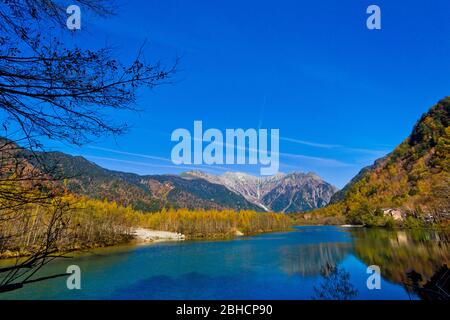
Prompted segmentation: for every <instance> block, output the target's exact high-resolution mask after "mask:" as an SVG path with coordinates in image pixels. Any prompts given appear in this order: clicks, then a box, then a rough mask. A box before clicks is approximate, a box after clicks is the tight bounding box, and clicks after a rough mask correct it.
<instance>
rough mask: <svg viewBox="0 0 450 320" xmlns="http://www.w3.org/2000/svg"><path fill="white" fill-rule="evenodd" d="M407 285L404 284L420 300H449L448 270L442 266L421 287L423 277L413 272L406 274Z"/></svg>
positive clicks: (449, 276)
mask: <svg viewBox="0 0 450 320" xmlns="http://www.w3.org/2000/svg"><path fill="white" fill-rule="evenodd" d="M406 275H407V277H408V279H409V283H405V285H406V286H407V287H410V288H412V290H413V291H414V292H415V293H416V294H417V295H418V296H419V297H420V298H421V299H422V300H447V301H448V300H450V269H449V268H448V267H447V265H445V264H444V265H443V266H442V267H441V268H439V269H438V270H437V271H436V273H435V274H434V275H433V276H432V277H431V279H430V280H429V281H427V282H426V283H425V284H424V285H423V286H422V285H420V283H421V282H422V281H423V277H422V275H421V274H420V273H418V272H416V271H415V270H411V271H409V272H407V273H406Z"/></svg>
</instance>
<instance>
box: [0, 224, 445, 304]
mask: <svg viewBox="0 0 450 320" xmlns="http://www.w3.org/2000/svg"><path fill="white" fill-rule="evenodd" d="M437 239H438V240H436V235H431V236H430V234H425V235H415V234H413V233H411V232H407V231H385V230H365V229H364V230H363V229H356V228H341V227H332V226H319V227H297V228H295V230H294V231H291V232H284V233H271V234H263V235H258V236H253V237H244V238H239V239H235V240H228V241H185V242H170V243H157V244H150V245H140V246H134V247H121V248H113V249H100V250H95V251H93V252H91V253H89V254H81V255H76V256H74V257H73V258H71V259H63V260H59V261H55V262H52V263H51V264H50V265H48V266H46V267H45V268H44V269H42V270H41V271H40V274H39V275H38V276H45V275H51V274H58V273H64V272H65V271H66V268H67V266H69V265H78V266H79V267H80V268H81V289H80V290H68V289H67V286H66V279H65V278H56V279H52V280H46V281H42V282H38V283H33V284H28V285H26V286H25V287H24V288H22V289H19V290H16V291H12V292H8V293H4V294H0V299H313V298H318V297H320V293H322V294H325V295H328V296H331V297H335V298H336V297H337V298H349V299H416V298H417V296H416V295H415V294H414V293H412V292H408V291H407V290H406V289H405V286H404V285H403V284H402V281H403V280H402V279H406V277H405V276H404V275H405V272H406V271H407V270H409V269H411V268H414V269H415V270H419V271H422V273H423V274H424V276H426V272H430V273H432V272H433V270H434V269H435V268H437V267H439V264H440V263H441V262H443V261H442V260H443V259H444V260H445V259H448V252H449V250H448V247H447V246H446V242H442V239H441V238H439V236H438V238H437ZM437 241H439V243H437ZM442 243H444V244H445V245H444V247H443V246H442ZM380 257H381V258H380ZM410 258H411V259H410ZM383 259H384V260H383ZM371 264H378V265H379V266H380V269H381V275H382V280H381V289H379V290H377V289H375V290H369V289H368V288H367V285H366V281H367V278H368V276H369V274H367V273H366V269H367V266H368V265H371ZM419 264H420V265H419ZM333 267H337V269H333ZM330 270H335V271H336V270H339V271H340V272H339V273H333V272H332V271H331V272H330ZM427 270H428V271H427ZM330 274H331V275H334V276H330ZM345 275H347V277H346V276H345ZM341 276H342V277H341ZM333 281H335V282H336V281H340V282H339V286H340V287H341V288H344V287H345V288H349V290H347V291H345V290H344V292H337V293H336V292H324V291H327V290H328V291H330V290H331V291H332V290H334V289H332V288H333V287H334V286H333Z"/></svg>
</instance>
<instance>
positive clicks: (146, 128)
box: [49, 0, 450, 187]
mask: <svg viewBox="0 0 450 320" xmlns="http://www.w3.org/2000/svg"><path fill="white" fill-rule="evenodd" d="M370 4H377V5H379V6H380V7H381V10H382V30H374V31H370V30H368V29H367V28H366V19H367V17H368V15H367V14H366V8H367V7H368V6H369V5H370ZM449 14H450V2H449V1H448V0H433V1H422V0H408V1H406V0H405V1H399V0H397V1H392V0H389V1H387V0H376V1H375V0H373V1H362V0H341V1H334V0H333V1H332V0H322V1H300V0H292V1H285V0H277V1H263V0H258V1H237V0H228V1H218V0H198V1H181V0H178V1H177V0H164V1H160V0H150V1H149V0H139V1H135V0H133V1H128V3H127V2H125V1H124V2H123V3H120V5H119V9H118V10H117V15H116V16H114V17H112V18H107V19H101V18H96V19H92V18H91V17H88V16H84V17H83V20H82V30H81V31H80V32H78V33H77V35H76V37H75V38H74V40H75V41H77V42H79V43H82V45H83V46H86V47H92V48H95V47H99V46H103V45H114V47H115V48H116V49H117V52H118V56H119V57H120V58H121V59H122V60H126V61H130V60H131V59H132V58H134V56H135V54H136V52H137V50H138V48H139V47H140V45H141V44H142V43H143V42H144V40H145V39H147V45H146V47H145V55H146V57H147V59H148V60H152V59H153V60H158V59H160V60H162V61H163V62H165V63H167V64H170V62H171V61H172V60H173V59H174V58H175V56H177V55H180V56H182V59H181V64H180V66H179V72H178V74H177V75H176V79H175V80H177V83H175V84H173V85H169V86H165V87H159V88H156V89H155V90H154V91H151V92H150V91H146V90H141V91H140V94H139V102H138V105H137V107H138V108H140V109H142V110H143V112H140V113H131V114H130V113H123V112H121V113H110V114H108V117H110V118H112V119H116V120H118V121H124V122H127V123H128V124H130V125H131V126H132V130H131V131H130V132H129V133H128V134H126V135H124V136H121V137H119V138H118V139H112V138H103V139H101V140H98V141H97V142H95V143H93V144H90V145H88V146H85V147H83V148H81V149H75V148H71V147H68V146H64V145H61V144H58V143H56V142H52V143H49V146H50V147H51V148H53V149H57V150H62V151H65V152H69V153H71V154H81V155H83V156H85V157H86V158H88V159H89V160H91V161H94V162H96V163H98V164H100V165H101V166H104V167H106V168H110V169H115V170H122V171H129V172H136V173H140V174H154V173H178V172H182V171H185V170H188V169H190V168H186V167H184V168H183V167H176V166H174V165H173V164H172V163H171V162H170V160H169V158H170V152H171V149H172V147H173V146H174V143H173V142H171V141H170V134H171V132H172V131H173V130H174V129H176V128H188V129H191V128H192V126H193V121H194V120H202V121H203V125H204V127H206V128H218V129H222V130H225V129H226V128H244V129H245V128H259V127H262V128H279V129H280V136H281V137H283V138H282V140H281V141H280V152H281V153H282V156H281V158H280V162H281V167H280V170H281V171H282V172H290V171H303V172H308V171H314V172H316V173H317V174H319V175H320V176H322V177H323V178H324V179H325V180H327V181H329V182H331V183H333V184H335V185H336V186H338V187H342V186H343V185H345V183H346V182H348V181H349V180H350V179H351V178H352V177H353V176H354V175H355V174H356V173H357V172H358V171H359V170H360V169H361V168H362V167H363V166H366V165H368V164H371V163H372V162H373V161H374V160H375V159H377V158H379V157H380V156H383V155H384V154H386V153H387V152H389V151H390V150H392V149H393V148H394V147H395V146H396V145H397V144H399V143H400V142H401V141H402V140H403V139H404V138H405V137H406V136H407V135H408V134H409V133H410V131H411V129H412V127H413V125H414V123H415V122H416V121H417V119H418V118H419V117H420V115H421V114H422V113H424V112H425V111H426V110H427V109H428V108H429V107H431V106H432V105H433V104H434V103H435V102H437V101H438V100H439V99H441V98H443V97H444V96H446V95H449V94H450V90H449V89H450V77H449V74H450V58H449V57H450V23H449V22H448V21H449V20H448V17H449ZM198 169H203V170H205V171H211V172H213V173H221V172H223V171H224V170H226V169H229V170H232V171H246V172H249V173H258V172H259V167H255V166H231V167H228V168H223V167H212V168H211V167H198Z"/></svg>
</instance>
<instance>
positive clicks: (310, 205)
mask: <svg viewBox="0 0 450 320" xmlns="http://www.w3.org/2000/svg"><path fill="white" fill-rule="evenodd" d="M23 152H27V151H26V150H23ZM29 159H30V160H29V162H30V164H31V165H32V166H34V167H36V168H41V169H43V171H48V169H46V170H44V169H45V168H43V167H42V166H44V165H45V167H46V168H55V169H52V170H51V171H52V172H54V173H56V174H55V176H58V177H64V180H63V182H59V183H60V185H61V187H62V186H64V188H66V189H67V190H68V191H69V192H71V193H74V194H78V195H83V196H88V197H91V198H94V199H101V200H104V199H106V200H108V201H114V202H116V203H118V204H120V205H123V206H131V207H132V208H134V209H136V210H141V211H149V212H154V211H158V210H161V209H162V208H188V209H218V210H221V209H233V210H255V211H276V212H284V213H292V212H303V211H308V210H312V209H316V208H321V207H323V206H325V205H326V204H327V203H328V202H329V201H330V199H331V197H332V195H333V194H334V193H335V192H336V191H337V189H336V188H335V187H334V186H332V185H331V184H329V183H327V182H325V181H323V180H322V179H321V178H320V177H318V176H317V175H315V174H313V173H307V174H304V173H298V172H295V173H289V174H283V173H279V174H277V175H274V176H269V177H255V176H251V175H248V174H245V173H239V172H227V173H224V174H223V175H217V176H216V175H212V174H208V173H205V172H201V171H190V172H185V173H183V174H181V175H174V174H162V175H138V174H134V173H125V172H120V171H112V170H108V169H105V168H102V167H100V166H99V165H97V164H95V163H93V162H91V161H89V160H87V159H85V158H83V157H81V156H72V155H68V154H65V153H62V152H42V153H38V156H37V157H29ZM56 180H58V179H56ZM61 181H62V180H61Z"/></svg>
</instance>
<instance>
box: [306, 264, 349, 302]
mask: <svg viewBox="0 0 450 320" xmlns="http://www.w3.org/2000/svg"><path fill="white" fill-rule="evenodd" d="M321 275H322V277H323V281H322V282H321V283H320V284H319V286H314V296H313V297H312V299H317V300H350V299H352V298H354V297H356V295H357V294H358V291H357V290H356V288H355V286H353V284H351V282H350V274H349V273H348V272H347V271H345V269H343V268H339V267H336V266H334V265H330V264H327V265H325V267H323V268H322V270H321Z"/></svg>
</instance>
